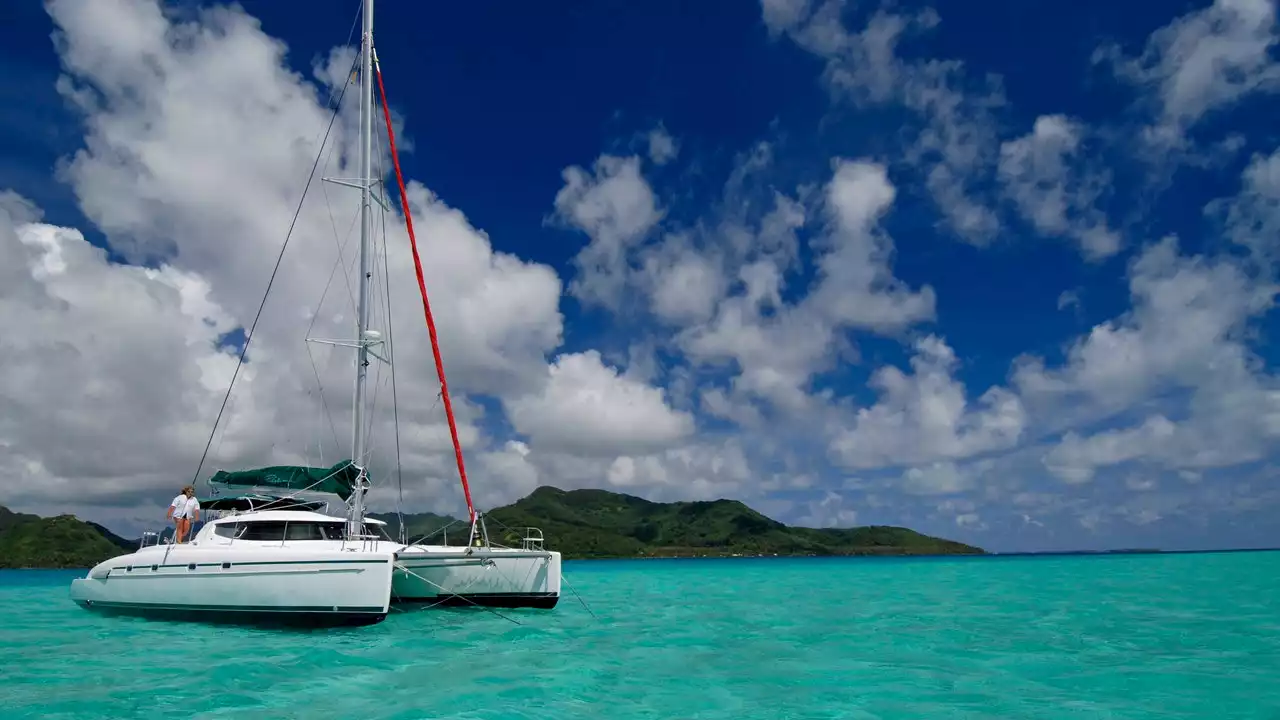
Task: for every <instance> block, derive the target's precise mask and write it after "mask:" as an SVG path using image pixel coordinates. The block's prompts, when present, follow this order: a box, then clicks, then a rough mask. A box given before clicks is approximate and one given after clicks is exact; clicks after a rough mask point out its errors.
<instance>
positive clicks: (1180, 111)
mask: <svg viewBox="0 0 1280 720" xmlns="http://www.w3.org/2000/svg"><path fill="white" fill-rule="evenodd" d="M1275 21H1276V7H1275V3H1274V1H1273V0H1216V1H1215V2H1214V3H1213V4H1212V5H1211V6H1209V7H1207V8H1204V9H1202V10H1197V11H1194V12H1191V13H1188V14H1186V15H1183V16H1182V17H1179V18H1177V19H1176V20H1174V21H1173V22H1171V23H1169V24H1168V25H1165V26H1164V27H1162V28H1160V29H1159V30H1157V31H1155V32H1154V33H1152V34H1151V37H1150V38H1148V40H1147V43H1146V47H1145V48H1144V49H1143V52H1142V54H1141V55H1140V56H1138V57H1136V58H1127V57H1125V56H1124V54H1123V52H1122V51H1121V50H1120V48H1119V47H1117V46H1115V45H1108V46H1105V47H1103V48H1101V49H1099V50H1098V52H1097V53H1095V59H1096V60H1098V61H1105V62H1108V63H1110V64H1111V66H1112V67H1113V68H1114V70H1115V73H1116V76H1117V77H1119V78H1120V79H1122V80H1125V81H1127V82H1129V83H1132V84H1133V85H1135V86H1137V87H1139V88H1142V89H1143V90H1149V91H1150V92H1152V93H1153V94H1154V96H1155V99H1156V101H1157V103H1158V105H1159V108H1160V120H1159V123H1158V125H1157V126H1156V127H1154V128H1153V129H1152V130H1151V135H1150V137H1152V138H1163V139H1165V140H1169V141H1173V142H1174V143H1180V142H1181V133H1182V132H1183V131H1185V130H1186V129H1187V128H1189V127H1191V126H1192V125H1194V124H1196V123H1197V122H1199V121H1200V120H1201V119H1202V118H1204V117H1205V116H1207V115H1208V114H1209V113H1211V112H1213V111H1215V110H1219V109H1223V108H1226V107H1228V106H1230V105H1232V104H1234V103H1236V102H1238V101H1239V100H1241V99H1242V98H1244V97H1245V96H1247V95H1249V94H1250V93H1254V92H1274V91H1275V90H1276V89H1277V88H1280V64H1277V62H1276V59H1275V57H1274V54H1273V52H1272V50H1273V48H1274V46H1275V44H1276V41H1277V34H1276V26H1275Z"/></svg>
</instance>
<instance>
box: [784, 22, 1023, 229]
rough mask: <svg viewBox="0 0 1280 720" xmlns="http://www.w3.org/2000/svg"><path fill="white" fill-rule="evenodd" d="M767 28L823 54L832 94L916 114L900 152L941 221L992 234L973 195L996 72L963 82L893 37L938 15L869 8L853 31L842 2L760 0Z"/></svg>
mask: <svg viewBox="0 0 1280 720" xmlns="http://www.w3.org/2000/svg"><path fill="white" fill-rule="evenodd" d="M761 6H762V13H763V16H764V20H765V23H766V25H767V26H768V27H769V30H770V33H771V34H773V35H778V34H782V33H785V34H786V35H788V36H789V37H790V38H791V39H792V40H793V41H794V42H795V43H796V44H797V45H799V46H800V47H801V48H804V49H805V50H807V51H808V52H811V53H813V54H814V55H817V56H819V57H821V58H823V59H824V60H826V62H827V66H826V70H825V72H824V79H825V80H826V82H827V85H828V87H830V88H831V90H832V91H833V92H834V93H836V94H837V95H839V96H844V97H848V98H849V99H851V100H852V101H853V102H854V103H855V104H856V105H858V106H860V107H866V106H872V105H884V104H886V103H898V104H901V105H902V106H904V107H906V108H908V109H909V110H911V111H913V112H915V113H917V114H918V115H919V116H920V117H921V118H923V121H924V124H923V127H922V128H921V129H920V131H919V134H918V136H917V137H916V138H915V141H914V144H913V145H912V147H911V148H910V149H909V151H908V157H909V158H910V159H911V160H912V161H913V162H915V163H916V164H918V165H920V166H921V167H922V168H923V169H924V174H925V183H926V186H927V187H928V189H929V191H930V193H931V194H932V195H933V199H934V201H935V203H936V204H937V206H938V209H939V211H940V212H941V213H942V215H943V218H944V220H945V223H946V225H947V227H948V228H949V229H950V230H951V231H952V232H954V233H955V234H957V235H958V236H960V237H961V238H963V239H964V240H965V241H967V242H970V243H973V244H975V245H986V244H988V243H990V242H991V241H992V240H994V239H995V237H996V235H997V233H998V231H999V229H1000V223H999V220H998V218H997V216H996V214H995V212H994V211H993V210H992V209H991V208H989V207H987V206H986V204H985V203H984V202H983V201H982V200H980V199H978V197H977V195H978V191H977V189H976V188H977V187H978V186H979V185H980V184H981V182H982V181H983V180H984V178H986V177H987V176H989V175H990V174H991V171H992V169H993V166H994V163H995V159H996V153H997V151H998V149H999V142H998V139H997V135H996V124H995V122H994V119H993V117H992V115H991V113H992V111H993V110H994V109H995V108H998V107H1000V106H1002V105H1004V102H1005V100H1004V93H1003V90H1002V89H1001V88H1000V86H999V81H998V79H996V78H985V79H983V81H982V82H980V83H976V85H977V86H976V87H974V85H975V83H973V82H971V81H970V79H969V78H968V77H967V74H966V69H965V66H964V64H963V63H961V62H959V61H955V60H919V61H913V60H905V59H903V58H902V57H900V56H899V55H898V43H899V41H900V40H902V38H903V37H904V36H905V35H906V34H907V33H916V32H921V31H924V30H929V29H932V28H934V27H936V26H937V25H938V23H939V22H940V20H939V17H938V14H937V13H936V12H935V11H933V10H932V9H926V10H924V11H922V12H920V13H917V14H914V15H910V16H908V15H901V14H894V13H891V12H886V11H884V10H880V11H877V12H876V13H874V14H873V15H872V16H871V18H870V19H869V20H868V21H867V25H866V27H865V28H863V29H862V30H861V31H859V32H851V31H849V30H848V29H847V28H846V27H845V25H844V19H843V14H844V9H845V3H843V2H841V1H840V0H826V2H823V3H822V4H821V5H818V6H817V7H816V8H813V7H812V6H811V5H810V3H808V2H795V1H791V2H784V1H779V0H762V1H761Z"/></svg>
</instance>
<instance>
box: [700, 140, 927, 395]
mask: <svg viewBox="0 0 1280 720" xmlns="http://www.w3.org/2000/svg"><path fill="white" fill-rule="evenodd" d="M894 196H895V190H894V188H893V185H892V184H890V183H889V180H888V177H887V176H886V174H885V170H884V168H883V167H882V166H879V165H875V164H871V163H865V162H852V161H841V162H839V163H837V166H836V170H835V173H834V175H833V176H832V178H831V181H830V182H829V183H828V184H827V186H826V193H825V198H824V199H825V203H824V207H825V214H826V218H827V223H826V228H825V231H826V232H825V234H824V235H822V236H820V237H819V238H817V239H815V241H814V242H813V245H814V249H815V251H817V252H818V253H819V255H818V259H817V260H816V261H815V264H816V265H817V271H818V274H817V280H816V282H815V284H814V285H812V286H811V287H810V289H809V292H808V294H807V295H805V296H804V298H803V299H801V300H800V301H798V302H797V303H795V304H785V303H783V302H782V294H781V289H782V282H783V276H782V270H781V269H780V267H779V262H786V261H785V259H783V258H781V257H779V256H765V257H761V258H759V259H757V260H754V261H751V262H749V263H748V264H746V265H743V266H741V267H740V268H739V269H738V277H739V280H740V281H741V284H742V285H741V286H742V287H743V289H744V291H743V292H742V293H741V294H735V295H731V296H729V297H727V298H725V299H724V300H722V301H721V302H720V304H719V308H718V310H717V312H716V315H715V317H714V319H712V320H711V321H710V322H709V323H706V324H702V325H694V326H690V327H689V328H687V329H686V330H685V331H684V332H683V333H681V335H680V336H679V337H678V338H677V342H678V343H679V345H680V347H681V348H682V349H683V350H684V351H685V352H686V353H687V354H688V355H689V357H690V358H691V359H693V360H694V361H696V362H700V363H708V364H714V363H718V362H726V361H731V362H733V363H735V364H736V365H737V367H738V368H739V373H738V375H737V376H736V378H735V379H734V389H735V390H736V391H738V392H740V393H744V394H745V395H749V396H755V397H758V398H761V399H765V400H768V401H769V402H771V403H772V404H774V405H775V406H776V407H778V408H781V409H784V410H786V411H789V412H798V411H801V410H802V409H805V408H808V407H809V406H810V402H809V395H808V388H807V386H808V383H809V381H810V379H811V378H812V377H813V375H814V374H815V373H817V372H820V371H822V370H825V369H828V368H829V367H830V363H831V362H832V360H833V358H834V356H835V353H836V352H837V351H839V349H840V348H841V347H842V346H845V345H846V344H847V339H846V338H844V337H843V331H845V330H849V329H854V328H857V329H863V330H869V331H872V332H879V333H892V332H897V331H900V330H902V329H903V328H905V327H908V326H910V325H911V324H914V323H916V322H920V321H923V320H928V319H931V318H932V317H933V313H934V303H935V299H934V293H933V289H932V288H930V287H928V286H925V287H924V288H922V289H920V290H918V291H913V290H911V289H910V288H909V287H907V286H906V284H905V283H903V282H902V281H901V280H899V279H897V278H896V277H894V275H893V272H892V270H891V269H890V262H891V260H892V256H893V240H892V239H891V238H890V237H889V236H888V235H887V234H886V233H885V232H884V231H883V230H882V229H881V228H880V227H879V222H880V219H881V217H882V216H883V215H884V214H885V213H886V212H888V210H889V208H890V206H891V205H892V203H893V199H894ZM779 207H785V208H787V211H788V212H790V211H791V210H793V209H794V208H793V207H792V206H791V205H780V206H779ZM801 222H803V218H801V217H798V216H793V217H791V218H790V219H789V220H788V223H789V225H788V227H790V228H795V227H798V226H799V224H800V223H801ZM765 226H766V227H768V218H766V222H765Z"/></svg>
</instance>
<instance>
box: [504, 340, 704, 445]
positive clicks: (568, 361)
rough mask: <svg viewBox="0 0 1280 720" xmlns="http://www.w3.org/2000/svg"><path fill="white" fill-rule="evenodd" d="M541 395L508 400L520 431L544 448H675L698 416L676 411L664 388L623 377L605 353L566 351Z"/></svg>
mask: <svg viewBox="0 0 1280 720" xmlns="http://www.w3.org/2000/svg"><path fill="white" fill-rule="evenodd" d="M549 370H550V378H549V380H548V381H547V383H546V385H545V386H544V387H543V388H542V390H541V392H539V393H538V394H536V395H529V396H523V397H517V398H513V399H510V400H508V401H507V407H508V411H509V413H510V416H511V421H512V422H513V423H514V424H515V427H516V429H517V430H518V431H520V432H522V433H524V434H526V435H528V436H530V437H531V438H533V442H534V443H535V444H536V445H537V446H538V447H539V448H540V449H546V450H552V451H567V452H575V453H579V454H604V455H630V454H634V453H645V452H649V451H653V450H660V449H664V448H667V447H671V446H673V445H675V444H676V443H678V442H679V441H681V440H683V439H685V438H686V437H688V436H689V435H691V434H692V433H693V430H694V423H693V417H692V416H691V415H689V414H688V413H686V412H678V411H675V410H672V409H671V408H670V406H668V405H667V402H666V398H664V397H663V393H662V391H661V390H660V389H658V388H654V387H650V386H648V385H646V384H643V383H640V382H637V381H635V380H632V379H629V378H626V377H623V376H620V375H619V373H618V371H617V370H615V369H614V368H611V367H609V366H607V365H605V364H604V361H603V360H602V359H601V357H600V353H598V352H596V351H595V350H589V351H587V352H585V353H573V354H567V355H561V356H560V357H559V358H557V359H556V362H555V363H554V364H553V365H552V366H551V367H550V369H549Z"/></svg>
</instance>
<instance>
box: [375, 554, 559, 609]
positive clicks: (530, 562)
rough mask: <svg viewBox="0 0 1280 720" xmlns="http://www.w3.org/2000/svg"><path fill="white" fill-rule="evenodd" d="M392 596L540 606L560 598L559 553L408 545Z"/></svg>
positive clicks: (432, 602)
mask: <svg viewBox="0 0 1280 720" xmlns="http://www.w3.org/2000/svg"><path fill="white" fill-rule="evenodd" d="M391 593H392V601H393V602H404V603H416V604H422V603H426V604H429V605H439V606H474V605H479V606H482V607H503V608H542V609H545V610H549V609H551V608H553V607H555V606H556V603H557V602H559V601H560V553H558V552H555V551H550V550H524V549H514V548H510V549H509V548H470V549H468V548H465V547H455V546H448V545H409V546H407V547H405V548H403V549H402V550H400V552H399V553H397V554H396V569H395V575H394V579H393V580H392V585H391Z"/></svg>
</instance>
